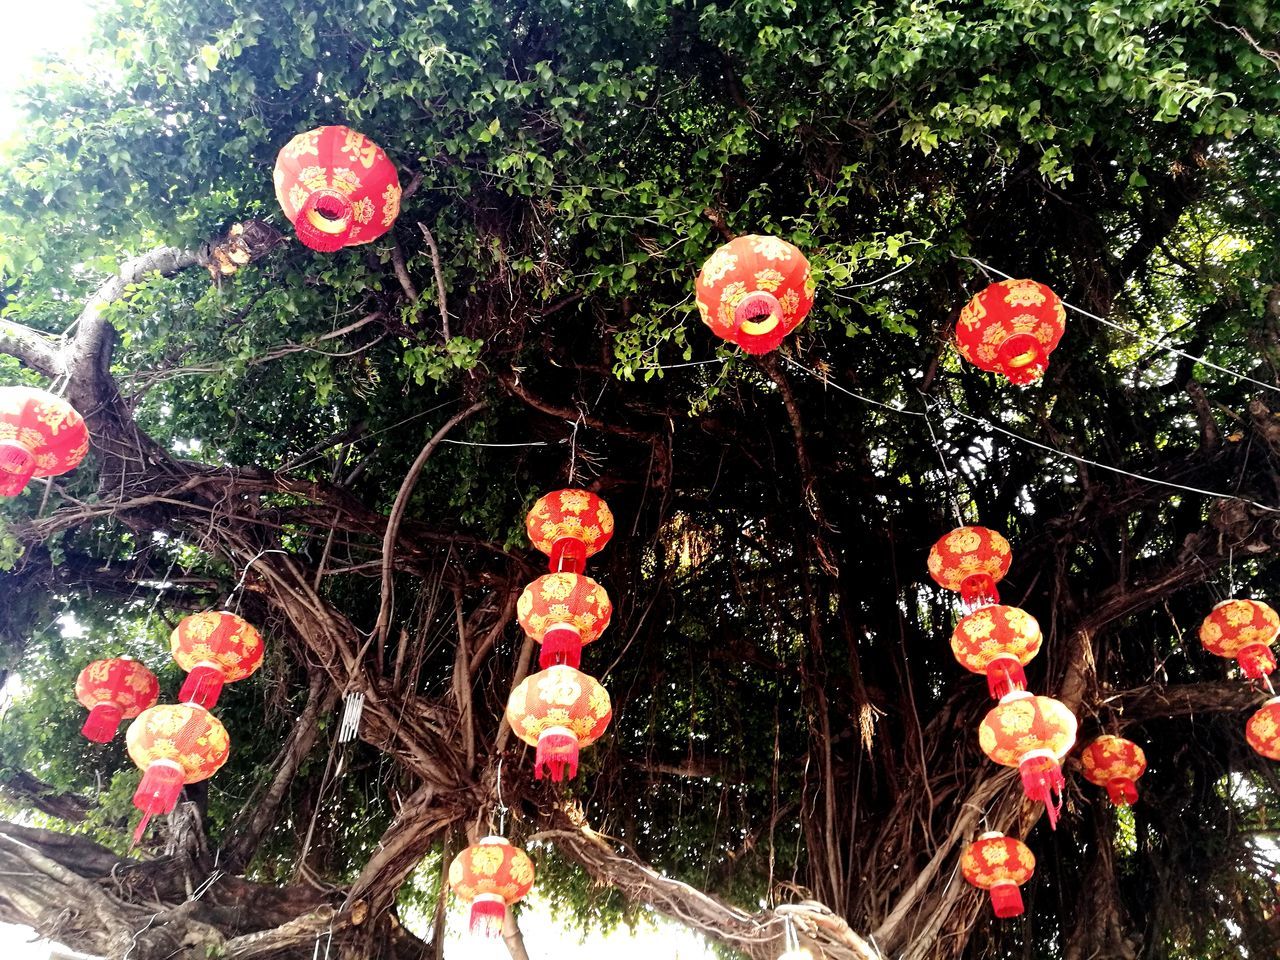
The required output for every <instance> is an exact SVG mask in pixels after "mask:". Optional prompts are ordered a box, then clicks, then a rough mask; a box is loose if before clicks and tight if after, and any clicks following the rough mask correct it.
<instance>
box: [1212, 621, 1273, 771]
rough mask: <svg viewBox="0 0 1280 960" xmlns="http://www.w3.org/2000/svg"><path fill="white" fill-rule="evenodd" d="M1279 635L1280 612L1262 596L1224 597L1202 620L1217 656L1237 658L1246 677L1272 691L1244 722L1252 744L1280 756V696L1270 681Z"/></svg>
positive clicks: (1260, 751)
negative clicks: (1247, 598) (1259, 681)
mask: <svg viewBox="0 0 1280 960" xmlns="http://www.w3.org/2000/svg"><path fill="white" fill-rule="evenodd" d="M1277 636H1280V614H1277V613H1276V611H1275V610H1273V609H1272V608H1271V607H1270V606H1269V605H1267V604H1265V603H1263V602H1262V601H1261V600H1243V599H1235V600H1224V601H1223V602H1222V603H1220V604H1218V605H1217V606H1216V607H1214V608H1213V610H1212V611H1211V612H1210V613H1209V615H1208V616H1207V617H1205V618H1204V622H1203V623H1201V624H1200V643H1201V645H1203V646H1204V648H1205V649H1206V650H1208V651H1209V652H1210V653H1212V654H1214V655H1215V656H1219V657H1225V658H1227V659H1234V660H1235V661H1236V662H1237V663H1238V664H1240V669H1241V671H1242V672H1243V673H1244V675H1245V677H1247V678H1248V679H1250V680H1261V681H1262V682H1263V683H1264V684H1266V686H1267V690H1268V691H1270V693H1271V698H1270V699H1269V700H1267V701H1266V703H1264V704H1263V705H1262V706H1261V707H1259V708H1258V710H1257V712H1255V713H1254V714H1253V716H1251V717H1250V718H1249V720H1248V722H1247V723H1246V724H1245V739H1246V740H1247V741H1248V742H1249V746H1250V747H1252V748H1253V749H1254V751H1255V752H1257V753H1258V754H1260V755H1261V756H1264V757H1266V758H1267V759H1268V760H1280V697H1277V696H1276V695H1275V694H1276V691H1275V688H1274V687H1273V686H1272V685H1271V674H1272V673H1274V672H1275V669H1276V655H1275V651H1274V650H1272V649H1271V645H1272V644H1273V643H1275V640H1276V637H1277Z"/></svg>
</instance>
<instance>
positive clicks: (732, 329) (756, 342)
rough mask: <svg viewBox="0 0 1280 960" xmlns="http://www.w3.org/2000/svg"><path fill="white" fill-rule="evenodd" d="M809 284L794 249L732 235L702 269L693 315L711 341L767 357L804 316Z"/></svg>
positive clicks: (808, 304)
mask: <svg viewBox="0 0 1280 960" xmlns="http://www.w3.org/2000/svg"><path fill="white" fill-rule="evenodd" d="M814 286H815V285H814V280H813V274H812V273H811V272H810V270H809V261H808V260H806V259H805V257H804V254H802V253H801V252H800V251H799V249H798V248H796V247H794V246H792V245H791V244H789V243H787V242H786V241H785V240H779V239H778V238H777V237H763V236H757V235H751V236H745V237H738V238H737V239H736V240H732V241H730V242H729V243H726V244H725V245H724V246H722V247H721V248H720V249H718V250H717V251H716V252H715V253H713V254H712V255H711V256H710V257H708V258H707V262H706V263H704V264H703V265H702V271H701V272H700V273H699V274H698V281H697V283H696V285H695V287H696V290H697V301H698V313H699V314H700V315H701V316H702V322H703V323H705V324H706V325H707V326H708V327H710V328H711V332H712V333H714V334H715V335H716V336H717V337H720V338H722V339H724V340H728V341H729V342H730V343H736V344H737V345H738V346H740V347H741V348H742V349H743V350H745V351H746V352H747V353H755V354H759V353H768V352H769V351H770V350H774V349H776V348H777V347H778V345H779V344H780V343H782V340H783V338H784V337H786V336H787V334H789V333H790V332H791V331H792V330H794V329H795V328H796V327H798V326H800V322H801V321H802V320H804V318H805V316H806V315H807V314H808V313H809V309H810V308H811V307H812V306H813V293H814Z"/></svg>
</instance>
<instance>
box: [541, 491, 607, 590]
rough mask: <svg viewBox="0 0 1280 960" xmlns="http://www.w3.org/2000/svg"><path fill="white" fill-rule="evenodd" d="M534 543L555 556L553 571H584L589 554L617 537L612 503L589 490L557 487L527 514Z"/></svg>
mask: <svg viewBox="0 0 1280 960" xmlns="http://www.w3.org/2000/svg"><path fill="white" fill-rule="evenodd" d="M524 525H525V530H527V531H528V533H529V539H530V540H531V541H532V542H533V545H534V546H535V547H537V548H538V549H539V550H541V551H542V552H543V553H545V554H546V555H547V556H548V557H550V558H551V562H550V564H549V568H550V570H551V572H552V573H561V572H567V573H581V572H582V571H583V570H585V569H586V565H587V557H590V556H592V555H593V554H595V553H598V552H599V551H600V550H602V549H603V548H604V545H605V544H606V543H608V542H609V538H610V537H612V536H613V514H612V513H610V512H609V505H608V504H606V503H605V502H604V501H603V500H601V499H600V498H599V497H597V496H596V495H595V494H594V493H591V492H590V491H588V490H556V491H554V492H552V493H548V494H547V495H546V496H545V497H542V498H540V499H539V500H538V502H537V503H535V504H534V505H533V509H532V510H530V511H529V515H528V516H527V517H525V521H524Z"/></svg>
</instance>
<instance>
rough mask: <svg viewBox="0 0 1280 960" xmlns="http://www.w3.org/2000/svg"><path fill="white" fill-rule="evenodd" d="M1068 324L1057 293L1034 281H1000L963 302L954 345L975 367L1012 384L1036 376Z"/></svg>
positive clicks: (1043, 368)
mask: <svg viewBox="0 0 1280 960" xmlns="http://www.w3.org/2000/svg"><path fill="white" fill-rule="evenodd" d="M1066 323H1067V311H1066V310H1065V309H1064V308H1063V306H1062V301H1061V300H1059V299H1058V296H1057V294H1055V293H1054V292H1053V291H1052V290H1050V289H1049V288H1048V287H1046V286H1045V285H1044V284H1043V283H1036V282H1035V281H1034V280H1001V281H1000V282H999V283H993V284H991V286H989V287H987V288H986V289H985V290H983V291H982V292H981V293H979V294H978V295H977V296H975V297H974V298H973V299H972V300H970V301H969V302H968V304H966V305H965V308H964V309H963V310H961V311H960V319H959V320H958V321H957V323H956V349H958V350H959V351H960V355H961V356H962V357H964V358H965V359H966V360H968V361H969V362H970V363H972V364H973V365H974V366H976V367H979V368H980V369H983V370H986V371H988V372H990V373H999V374H1003V375H1004V376H1006V377H1008V378H1009V380H1011V381H1012V382H1013V383H1017V384H1026V383H1031V382H1032V381H1034V380H1037V379H1039V378H1040V376H1041V375H1042V374H1043V373H1044V370H1045V367H1046V366H1048V364H1049V354H1051V353H1052V352H1053V349H1054V347H1056V346H1057V345H1058V341H1059V340H1061V339H1062V332H1063V330H1064V329H1065V327H1066Z"/></svg>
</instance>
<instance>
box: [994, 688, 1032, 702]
mask: <svg viewBox="0 0 1280 960" xmlns="http://www.w3.org/2000/svg"><path fill="white" fill-rule="evenodd" d="M1033 697H1035V694H1034V693H1032V692H1031V691H1030V690H1010V691H1009V692H1008V693H1006V694H1005V695H1004V696H1003V697H1001V698H1000V702H1001V703H1013V702H1014V701H1015V700H1029V699H1031V698H1033Z"/></svg>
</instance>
